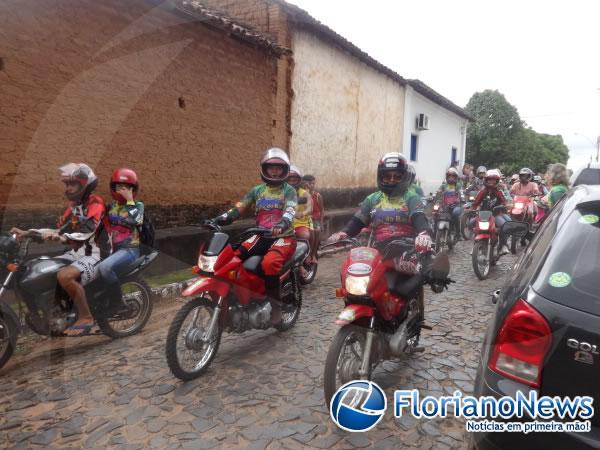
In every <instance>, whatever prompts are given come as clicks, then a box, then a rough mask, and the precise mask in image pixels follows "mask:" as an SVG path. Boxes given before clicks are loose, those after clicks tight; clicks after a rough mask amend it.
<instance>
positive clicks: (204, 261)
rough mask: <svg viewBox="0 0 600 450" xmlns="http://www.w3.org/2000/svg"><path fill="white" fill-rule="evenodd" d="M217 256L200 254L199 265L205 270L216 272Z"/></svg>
mask: <svg viewBox="0 0 600 450" xmlns="http://www.w3.org/2000/svg"><path fill="white" fill-rule="evenodd" d="M218 257H219V255H217V256H204V255H200V256H199V257H198V267H199V268H200V270H201V271H203V272H214V271H215V263H216V262H217V258H218Z"/></svg>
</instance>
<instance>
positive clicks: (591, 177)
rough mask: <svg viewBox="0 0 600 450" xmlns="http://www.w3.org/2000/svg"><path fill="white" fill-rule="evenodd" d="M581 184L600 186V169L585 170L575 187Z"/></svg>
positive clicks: (578, 177)
mask: <svg viewBox="0 0 600 450" xmlns="http://www.w3.org/2000/svg"><path fill="white" fill-rule="evenodd" d="M580 184H600V169H593V168H587V169H583V170H582V171H581V173H580V174H579V175H578V176H577V179H576V180H575V182H574V183H573V186H578V185H580Z"/></svg>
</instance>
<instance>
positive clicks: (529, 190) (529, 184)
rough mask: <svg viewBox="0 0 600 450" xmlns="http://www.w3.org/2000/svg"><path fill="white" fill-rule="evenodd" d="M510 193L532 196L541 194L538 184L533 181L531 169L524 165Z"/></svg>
mask: <svg viewBox="0 0 600 450" xmlns="http://www.w3.org/2000/svg"><path fill="white" fill-rule="evenodd" d="M510 193H511V195H512V196H513V197H514V196H515V195H523V196H527V197H531V196H534V195H539V194H540V191H539V189H538V185H537V184H536V183H534V182H533V171H532V170H531V169H529V168H528V167H523V168H522V169H521V170H520V171H519V181H517V182H516V183H514V184H513V185H512V187H511V188H510Z"/></svg>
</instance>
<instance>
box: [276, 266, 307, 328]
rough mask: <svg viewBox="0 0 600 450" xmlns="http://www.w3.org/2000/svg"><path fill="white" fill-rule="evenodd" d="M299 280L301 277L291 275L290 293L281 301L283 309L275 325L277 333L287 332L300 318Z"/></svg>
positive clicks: (300, 289)
mask: <svg viewBox="0 0 600 450" xmlns="http://www.w3.org/2000/svg"><path fill="white" fill-rule="evenodd" d="M315 270H316V269H315ZM299 278H300V279H301V278H302V277H301V276H300V275H296V273H295V272H293V273H292V278H291V283H292V286H291V288H292V291H291V292H290V293H289V295H287V296H286V297H284V298H282V300H281V303H282V307H283V311H282V312H281V313H282V314H281V322H279V323H278V324H277V325H275V328H276V329H277V330H279V331H287V330H289V329H290V328H292V327H293V326H294V325H295V323H296V322H297V321H298V317H300V310H301V309H302V288H301V287H300V286H299V283H298V281H297V280H298V279H299Z"/></svg>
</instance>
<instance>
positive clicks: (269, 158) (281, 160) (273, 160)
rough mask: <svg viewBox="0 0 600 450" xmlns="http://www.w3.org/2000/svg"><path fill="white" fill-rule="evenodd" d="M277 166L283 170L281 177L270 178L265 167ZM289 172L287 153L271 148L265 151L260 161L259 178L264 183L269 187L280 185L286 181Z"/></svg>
mask: <svg viewBox="0 0 600 450" xmlns="http://www.w3.org/2000/svg"><path fill="white" fill-rule="evenodd" d="M269 165H278V166H281V167H282V168H283V171H282V173H281V176H279V177H276V178H272V177H270V176H269V174H268V173H267V166H269ZM289 172H290V158H289V157H288V155H287V153H286V152H285V151H283V150H282V149H280V148H277V147H273V148H270V149H269V150H267V151H266V152H265V153H264V155H263V157H262V158H261V160H260V177H261V178H262V179H263V181H264V182H265V183H268V184H271V185H275V186H277V185H280V184H282V183H283V182H284V181H286V180H287V177H288V173H289Z"/></svg>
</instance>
